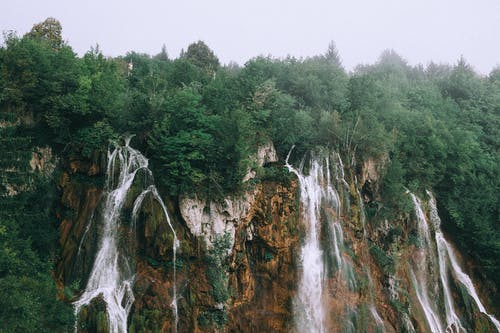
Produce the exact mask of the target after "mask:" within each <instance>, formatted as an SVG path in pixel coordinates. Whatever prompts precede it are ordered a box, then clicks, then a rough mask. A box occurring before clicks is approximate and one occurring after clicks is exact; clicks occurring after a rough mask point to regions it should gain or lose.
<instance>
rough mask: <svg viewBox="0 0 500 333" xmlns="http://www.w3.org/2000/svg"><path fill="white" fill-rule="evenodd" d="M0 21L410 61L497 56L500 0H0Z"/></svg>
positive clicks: (24, 27) (83, 32) (239, 57)
mask: <svg viewBox="0 0 500 333" xmlns="http://www.w3.org/2000/svg"><path fill="white" fill-rule="evenodd" d="M1 1H2V3H1V4H0V30H1V31H5V30H15V31H17V32H18V33H19V34H24V33H26V32H27V31H29V30H30V29H31V27H32V26H33V24H35V23H38V22H41V21H43V20H44V19H45V18H47V17H49V16H52V17H55V18H56V19H58V20H59V21H60V22H61V23H62V26H63V37H64V39H65V40H67V41H68V42H69V43H70V45H71V46H72V47H73V49H74V50H75V51H76V52H78V53H79V54H80V55H82V54H83V53H85V51H87V50H88V49H89V48H90V47H91V46H93V45H96V43H97V44H99V46H100V48H101V50H102V51H103V53H104V54H105V55H109V56H117V55H124V54H125V53H126V52H128V51H131V50H134V51H137V52H145V53H149V54H157V53H159V52H160V50H161V47H162V45H163V44H165V45H166V47H167V51H168V53H169V55H170V56H171V57H177V56H178V55H179V52H180V50H181V49H182V48H186V47H187V46H188V45H189V44H190V43H192V42H195V41H197V40H203V41H205V42H206V43H207V44H208V45H209V46H210V48H212V49H213V50H214V52H215V53H216V54H217V56H218V57H219V59H220V60H221V61H222V62H223V63H228V62H229V61H236V62H238V63H240V64H244V63H245V62H246V61H247V60H248V59H250V58H252V57H255V56H258V55H268V54H270V55H272V56H275V57H284V56H286V55H292V56H295V57H307V56H312V55H317V54H321V53H323V52H324V51H326V49H327V46H328V43H329V42H330V41H331V40H333V41H335V43H336V44H337V48H338V50H339V53H340V56H341V58H342V61H343V63H344V65H345V67H346V68H347V69H348V70H350V69H352V68H353V67H355V66H356V65H357V64H367V63H373V62H375V61H376V60H377V58H378V56H379V55H380V53H381V52H382V51H383V50H384V49H389V48H390V49H394V50H395V51H396V52H397V53H399V54H400V55H401V56H403V58H405V59H406V60H408V61H409V63H410V64H418V63H422V64H424V65H425V64H427V63H428V62H429V61H431V60H432V61H435V62H444V63H450V64H454V63H455V62H456V61H457V59H458V58H459V57H460V56H461V55H463V56H464V57H465V59H466V60H467V61H468V62H469V63H471V64H472V65H473V66H474V68H475V69H476V70H477V71H479V72H481V73H483V74H487V73H489V72H490V70H491V69H492V68H493V67H495V66H497V65H500V0H474V1H473V0H301V1H298V0H245V1H243V0H177V1H173V0H172V1H171V0H141V1H129V0H119V1H118V0H108V1H106V0H100V1H97V0H85V1H74V0H44V1H41V0H12V1H8V0H1Z"/></svg>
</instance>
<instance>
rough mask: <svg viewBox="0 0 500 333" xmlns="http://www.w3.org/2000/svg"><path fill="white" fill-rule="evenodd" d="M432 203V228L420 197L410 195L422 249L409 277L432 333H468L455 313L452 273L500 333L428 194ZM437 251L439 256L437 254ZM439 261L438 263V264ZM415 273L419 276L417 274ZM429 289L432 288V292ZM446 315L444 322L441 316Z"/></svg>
mask: <svg viewBox="0 0 500 333" xmlns="http://www.w3.org/2000/svg"><path fill="white" fill-rule="evenodd" d="M427 194H428V196H429V198H430V200H429V216H430V221H431V223H432V225H429V223H428V221H427V218H426V216H425V214H424V210H423V207H422V203H421V201H420V199H419V198H417V197H416V196H415V195H414V194H412V193H410V195H411V197H412V200H413V203H414V205H415V213H416V216H417V223H418V234H419V238H420V240H421V244H420V245H421V246H420V247H421V249H420V250H419V251H418V252H419V253H417V256H418V258H417V260H416V263H414V264H413V266H414V267H412V269H411V271H410V274H411V276H412V280H413V284H414V287H415V291H416V294H417V298H418V301H419V303H420V305H421V306H422V309H423V311H424V314H425V317H426V320H427V323H428V325H429V327H430V329H431V331H432V332H446V333H448V332H450V333H459V332H467V330H466V329H465V328H464V326H463V323H462V322H461V320H460V315H459V314H458V313H457V312H456V305H455V303H454V300H453V295H452V291H451V286H450V282H449V279H448V277H449V276H448V275H449V273H450V272H451V274H452V275H453V276H454V277H455V279H456V280H458V281H459V282H460V283H461V284H462V285H463V286H464V287H465V289H466V290H467V293H468V294H469V296H470V297H471V298H472V299H473V300H474V302H475V303H476V305H477V307H478V309H479V311H480V312H482V313H484V314H486V315H487V316H488V317H489V319H490V320H491V322H492V323H493V324H494V325H495V327H496V328H497V330H498V332H500V323H499V321H498V320H497V319H496V318H495V317H494V316H492V315H490V314H489V313H488V312H487V311H486V309H485V307H484V305H483V304H482V303H481V301H480V299H479V296H478V295H477V292H476V290H475V287H474V284H473V283H472V280H471V279H470V277H469V276H468V275H467V274H466V273H464V272H463V270H462V268H461V267H460V265H459V263H458V260H457V258H456V256H455V254H454V252H453V249H452V247H451V246H450V244H449V243H448V242H447V241H446V239H445V238H444V235H443V233H442V231H441V219H440V218H439V214H438V211H437V207H436V200H435V198H434V196H433V195H432V193H430V192H427ZM430 226H432V228H433V231H434V242H432V241H431V231H430V230H429V227H430ZM436 252H437V253H436ZM436 259H437V262H436ZM415 270H416V271H417V273H416V274H415ZM427 286H433V287H434V288H432V289H431V290H429V289H428V288H427ZM440 297H442V299H443V304H444V309H441V308H440V307H439V303H438V299H440ZM440 313H441V314H442V313H444V315H445V317H444V321H442V318H441V317H440V316H439V314H440Z"/></svg>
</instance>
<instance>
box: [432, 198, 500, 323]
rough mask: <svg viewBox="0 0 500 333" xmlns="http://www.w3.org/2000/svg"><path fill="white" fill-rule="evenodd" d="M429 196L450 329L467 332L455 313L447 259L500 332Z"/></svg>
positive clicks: (470, 294) (481, 310) (433, 201)
mask: <svg viewBox="0 0 500 333" xmlns="http://www.w3.org/2000/svg"><path fill="white" fill-rule="evenodd" d="M427 195H428V196H429V197H430V200H429V209H430V218H431V221H432V223H433V225H434V228H435V231H436V235H435V236H436V244H437V247H438V252H439V267H440V276H441V282H442V283H443V290H444V294H445V297H444V300H445V311H446V321H447V324H448V327H455V328H456V329H457V330H464V331H465V329H464V328H463V327H462V326H461V325H460V319H459V316H458V315H457V314H456V313H455V309H454V305H453V299H452V297H451V292H450V288H449V284H448V278H447V272H448V270H449V269H450V267H449V266H448V260H446V259H449V262H450V263H451V271H452V273H453V276H455V278H456V279H457V280H458V281H459V282H460V283H461V284H462V285H463V286H464V287H465V289H466V290H467V293H468V294H469V296H470V297H472V299H473V300H474V302H475V303H476V305H477V307H478V309H479V311H480V312H482V313H484V314H486V315H487V316H488V317H489V319H490V321H491V322H492V323H493V324H494V325H495V327H496V329H497V331H498V332H500V322H499V321H498V320H497V319H496V318H495V317H494V316H492V315H490V314H489V313H488V312H487V311H486V309H485V307H484V305H483V303H481V301H480V300H479V296H478V295H477V292H476V288H475V287H474V284H473V283H472V280H471V279H470V277H469V276H468V275H467V274H466V273H464V271H463V270H462V268H461V267H460V265H459V264H458V260H457V258H456V256H455V253H454V252H453V248H452V247H451V245H450V244H449V243H448V242H447V241H446V239H445V238H444V236H443V233H442V232H441V219H440V218H439V214H438V211H437V205H436V199H435V198H434V196H433V195H432V193H431V192H429V191H427ZM452 325H454V326H452Z"/></svg>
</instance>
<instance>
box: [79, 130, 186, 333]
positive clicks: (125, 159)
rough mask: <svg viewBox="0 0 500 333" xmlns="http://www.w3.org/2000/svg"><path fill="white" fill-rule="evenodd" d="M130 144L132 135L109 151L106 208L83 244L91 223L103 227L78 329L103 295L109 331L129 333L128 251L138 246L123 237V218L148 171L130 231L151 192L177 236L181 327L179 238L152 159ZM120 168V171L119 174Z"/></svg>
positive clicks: (131, 277) (130, 276) (130, 279)
mask: <svg viewBox="0 0 500 333" xmlns="http://www.w3.org/2000/svg"><path fill="white" fill-rule="evenodd" d="M129 144H130V138H128V139H126V140H125V145H124V146H117V147H116V148H115V149H114V150H113V152H111V153H108V166H107V172H106V187H105V192H104V194H103V197H102V199H101V200H102V201H103V206H102V211H101V212H100V214H94V213H93V214H92V218H91V220H90V221H89V225H88V227H87V228H86V231H85V234H84V236H83V237H82V241H81V243H80V246H79V250H80V249H81V247H82V245H83V242H84V241H85V240H86V238H87V237H86V235H87V232H88V230H89V228H90V225H91V224H94V226H95V227H98V228H100V229H99V230H100V238H99V240H98V248H97V249H98V250H97V255H96V259H95V261H94V264H93V267H92V270H91V272H90V276H89V278H88V282H87V285H86V288H85V290H84V292H83V294H82V295H81V296H80V298H79V299H78V300H77V301H76V302H74V306H75V316H76V320H77V322H76V323H75V331H77V329H78V315H79V313H80V310H81V308H82V307H83V306H87V305H89V304H90V303H91V301H92V300H94V299H96V298H98V297H101V298H102V300H103V301H104V302H105V304H106V313H107V317H108V318H107V319H108V322H109V332H110V333H125V332H127V318H128V315H129V312H130V309H131V307H132V304H133V302H134V294H133V291H132V287H133V284H134V274H135V273H134V270H133V258H131V257H130V256H128V255H127V251H128V250H130V248H131V247H133V246H134V244H133V243H132V242H134V241H135V240H134V239H129V240H127V239H126V238H125V240H123V239H120V231H119V228H120V226H121V225H122V223H121V218H120V217H121V214H122V210H123V205H124V203H125V201H126V198H127V194H128V193H129V191H130V189H131V187H132V184H133V182H134V180H135V178H136V175H137V173H138V172H139V171H143V172H145V174H146V175H147V177H146V178H148V181H149V182H150V183H151V184H150V185H149V186H148V187H147V188H146V189H145V190H144V191H143V192H142V193H141V194H140V195H139V196H138V197H137V198H136V200H135V202H134V207H133V212H132V225H131V226H129V230H131V231H132V233H133V234H134V236H135V224H136V220H137V214H138V212H139V209H140V207H141V204H142V202H143V200H144V198H145V196H146V195H147V194H148V193H151V195H153V198H154V199H155V200H156V201H158V203H159V204H160V205H161V207H162V209H163V213H164V216H165V218H166V220H167V223H168V225H169V227H170V229H171V231H172V233H173V235H174V244H173V253H174V281H173V285H174V290H173V294H174V300H173V302H172V307H173V310H174V316H175V324H176V325H175V327H177V321H178V319H177V300H176V297H177V295H176V287H175V286H176V281H175V259H176V258H175V256H176V249H177V247H178V242H179V241H178V239H177V237H176V234H175V230H174V229H173V226H172V224H171V221H170V217H169V215H168V212H167V210H166V207H165V204H164V203H163V201H162V200H161V198H160V196H159V195H158V192H157V190H156V188H155V187H154V185H153V184H152V177H151V171H150V170H149V169H148V160H147V159H146V158H145V157H144V156H143V155H142V154H141V153H140V152H139V151H137V150H135V149H133V148H131V147H130V145H129ZM117 169H118V170H117ZM116 171H118V174H116V175H115V173H116ZM132 238H135V237H132ZM175 331H176V328H175Z"/></svg>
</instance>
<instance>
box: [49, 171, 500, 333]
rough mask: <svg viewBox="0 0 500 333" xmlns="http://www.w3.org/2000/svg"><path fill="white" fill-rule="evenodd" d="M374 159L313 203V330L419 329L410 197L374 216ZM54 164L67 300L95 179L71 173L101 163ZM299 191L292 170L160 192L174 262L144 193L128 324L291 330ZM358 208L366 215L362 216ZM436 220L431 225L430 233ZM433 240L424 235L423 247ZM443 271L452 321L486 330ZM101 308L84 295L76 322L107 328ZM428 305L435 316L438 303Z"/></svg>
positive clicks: (142, 328)
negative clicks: (316, 307) (219, 192)
mask: <svg viewBox="0 0 500 333" xmlns="http://www.w3.org/2000/svg"><path fill="white" fill-rule="evenodd" d="M379 164H380V163H379ZM379 166H380V165H379ZM377 168H378V167H377V163H376V162H375V161H370V162H368V163H366V165H365V167H364V168H363V170H362V173H361V175H360V179H361V181H360V182H357V181H356V178H357V177H355V175H353V174H347V175H346V176H345V179H344V176H342V179H343V180H344V183H342V185H338V186H337V188H338V192H339V200H340V203H341V209H340V210H339V211H338V212H334V211H332V209H330V208H329V207H328V206H325V207H322V208H321V209H320V212H319V213H320V214H319V216H321V218H320V219H321V223H322V227H321V228H322V231H321V235H322V236H321V237H320V243H321V248H322V249H323V258H324V259H323V260H324V262H325V267H327V268H326V270H325V276H324V284H325V288H324V296H323V299H322V302H323V303H324V304H325V309H327V310H326V315H325V318H324V327H325V331H328V332H345V331H347V332H382V331H385V332H430V331H431V330H432V329H431V327H430V326H429V324H428V318H427V314H426V312H425V311H426V309H425V307H424V306H423V305H422V304H423V303H422V301H421V299H419V297H420V296H421V295H419V292H418V291H419V288H420V287H421V286H420V283H421V282H422V281H420V280H418V281H417V279H418V278H419V276H418V274H419V273H418V270H417V268H419V267H420V266H418V262H419V261H422V260H424V257H426V258H429V253H427V252H425V251H427V250H425V249H424V248H423V246H424V245H423V244H424V243H422V239H421V238H422V236H421V235H420V234H419V224H418V223H419V220H418V218H419V216H417V215H418V214H417V213H416V212H415V211H414V210H413V208H411V209H410V210H408V211H406V212H401V213H400V214H394V215H392V216H393V218H392V220H390V221H389V220H385V221H383V222H380V219H378V220H377V221H379V222H377V223H375V221H376V220H375V219H373V210H376V207H377V204H376V201H377V197H378V196H379V193H378V181H379V180H378V178H379V176H378V174H379V170H378V169H377ZM65 169H66V172H64V173H63V174H62V177H61V181H60V184H61V187H62V190H63V195H62V206H63V207H64V209H62V210H61V214H60V218H61V220H62V223H61V228H60V242H61V245H62V249H63V250H62V255H61V260H60V262H59V263H58V266H57V270H56V276H57V278H58V280H59V281H60V282H61V283H62V284H64V285H65V286H66V289H68V288H69V289H71V293H69V295H68V293H67V295H66V297H67V299H68V300H74V299H75V296H76V295H78V293H79V292H81V290H82V288H84V287H85V283H86V281H85V278H84V277H85V276H87V275H88V272H89V269H90V267H91V265H92V262H93V257H94V254H95V242H89V243H88V244H90V245H88V246H86V247H84V248H82V247H80V243H81V240H82V238H83V237H94V238H96V236H97V235H93V234H91V232H90V233H87V232H86V230H87V225H88V222H89V220H90V217H91V216H92V214H93V212H95V211H96V210H98V209H99V198H100V196H101V194H102V188H103V187H102V182H99V181H92V182H89V181H82V175H85V176H86V177H83V178H85V179H87V180H88V179H100V177H102V174H103V170H104V166H103V162H102V161H97V162H94V163H86V162H82V161H70V162H69V163H68V164H67V165H66V168H65ZM339 184H340V183H339ZM301 195H304V194H303V193H300V187H299V181H298V180H292V181H290V182H289V183H280V182H276V181H263V182H261V183H258V184H257V185H255V186H254V187H253V188H251V189H250V190H248V191H247V192H246V193H244V194H242V195H240V196H236V197H228V198H225V199H224V200H222V201H220V202H207V201H206V200H202V199H199V198H197V197H181V198H178V200H166V204H167V208H168V211H169V212H170V213H171V216H172V218H173V224H174V228H175V231H176V233H177V237H178V238H179V240H180V246H179V248H178V252H177V253H176V258H175V261H174V253H173V250H172V243H173V241H174V239H173V235H172V233H171V231H170V229H169V228H168V226H167V224H166V223H165V220H164V217H163V215H162V208H161V207H160V205H159V204H158V203H157V202H154V201H148V200H146V201H145V203H144V204H143V207H142V208H141V211H140V214H139V219H138V221H137V225H136V238H137V247H136V248H135V249H133V251H132V252H131V253H132V255H133V256H134V257H135V271H136V274H135V284H134V287H133V291H134V296H135V301H134V303H133V306H132V309H131V312H130V315H129V318H128V327H129V331H130V332H175V331H178V332H200V333H201V332H266V331H268V332H291V331H295V330H296V329H295V327H296V320H297V319H296V312H297V311H298V310H297V307H296V304H295V298H296V295H297V293H298V285H299V281H300V280H301V274H302V272H303V270H305V269H307V267H303V266H302V264H301V259H300V248H301V246H302V245H303V243H304V238H305V235H306V234H307V230H306V229H307V228H306V227H305V224H304V222H303V218H302V213H303V209H304V207H303V206H302V205H301V203H300V198H301ZM132 203H133V200H127V202H126V204H125V210H128V211H130V210H131V209H132ZM365 206H366V209H365ZM374 207H375V208H374ZM422 211H423V213H424V215H425V216H427V218H428V219H429V221H430V214H431V208H430V206H429V205H428V204H424V203H423V204H422ZM63 212H64V213H63ZM365 212H369V214H367V216H365ZM337 215H339V216H337ZM332 219H338V220H339V221H340V224H341V228H342V230H343V233H342V238H343V245H342V249H341V252H340V256H341V257H342V258H341V262H342V263H343V265H345V267H350V268H349V269H345V270H343V272H344V273H345V272H347V273H346V274H347V275H346V274H344V273H343V274H340V273H339V271H341V270H340V269H339V268H338V267H337V266H338V263H337V264H335V260H339V259H338V258H337V259H335V258H334V257H335V255H336V254H335V253H334V252H329V251H328V250H327V249H329V248H330V247H331V239H332V238H331V237H333V234H329V233H334V232H336V231H332V230H330V231H328V230H327V229H328V228H327V224H328V223H329V221H331V220H332ZM429 223H430V222H429ZM436 231H437V229H436V230H434V229H433V227H431V232H432V235H434V233H435V232H436ZM436 246H437V245H436V244H435V243H434V242H432V245H431V247H433V248H434V249H433V250H432V251H436V248H435V247H436ZM425 260H429V264H428V265H429V267H430V266H432V265H433V264H432V265H431V261H432V260H431V259H425ZM436 260H437V252H436ZM446 260H447V261H449V260H450V259H446ZM330 261H331V262H332V264H330V263H329V262H330ZM436 263H437V261H436ZM336 265H337V266H336ZM432 267H438V266H437V264H436V265H434V266H432ZM425 269H427V268H425ZM432 269H435V270H437V268H432ZM429 274H430V275H429V277H428V278H427V279H428V281H423V284H427V287H428V288H434V286H433V285H432V281H438V282H439V281H441V280H440V278H439V273H438V272H430V273H429ZM432 274H434V275H432ZM174 275H175V276H174ZM415 276H417V278H415ZM445 276H446V277H447V278H448V279H449V280H450V283H449V284H450V288H451V297H452V299H453V301H454V304H455V305H454V306H455V308H456V313H457V314H458V315H459V317H460V318H462V322H463V323H464V326H466V327H464V329H465V330H466V331H470V332H472V331H474V332H495V331H496V330H495V327H494V325H493V324H492V323H491V322H490V321H489V320H488V317H487V315H486V314H484V313H482V312H481V311H480V309H479V308H478V305H477V304H476V303H475V302H474V301H473V300H472V299H471V297H470V296H467V290H465V289H464V287H463V286H462V284H461V283H460V281H458V280H457V278H456V277H455V275H454V273H453V272H452V271H451V269H449V270H447V271H446V273H445ZM174 283H175V286H174ZM174 287H175V289H176V292H175V293H174V292H173V290H174ZM436 288H437V287H436ZM433 292H434V291H429V292H428V293H429V294H432V293H433ZM71 294H72V295H71ZM175 294H176V295H177V302H176V305H175V306H174V303H173V297H174V295H175ZM435 295H438V296H437V299H436V300H435V302H436V305H435V307H437V308H443V309H444V304H445V302H446V300H445V299H444V298H445V295H444V294H443V291H442V290H441V289H439V290H437V289H436V291H435ZM443 295H444V296H443ZM432 307H434V305H433V306H432ZM175 310H177V316H176V313H175V312H176V311H175ZM299 311H300V310H299ZM436 311H439V310H436ZM105 313H106V311H105V309H104V306H103V304H101V303H100V302H99V300H97V301H95V302H93V303H92V305H91V306H89V307H87V308H86V309H85V311H83V312H82V313H81V314H80V321H81V322H83V323H82V324H80V325H79V331H82V332H107V331H108V328H107V326H106V314H105ZM439 316H441V317H442V321H443V323H445V322H446V319H445V317H446V316H447V315H446V314H445V313H444V310H443V313H440V314H439ZM176 318H177V321H178V322H177V323H176ZM443 325H444V324H443Z"/></svg>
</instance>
